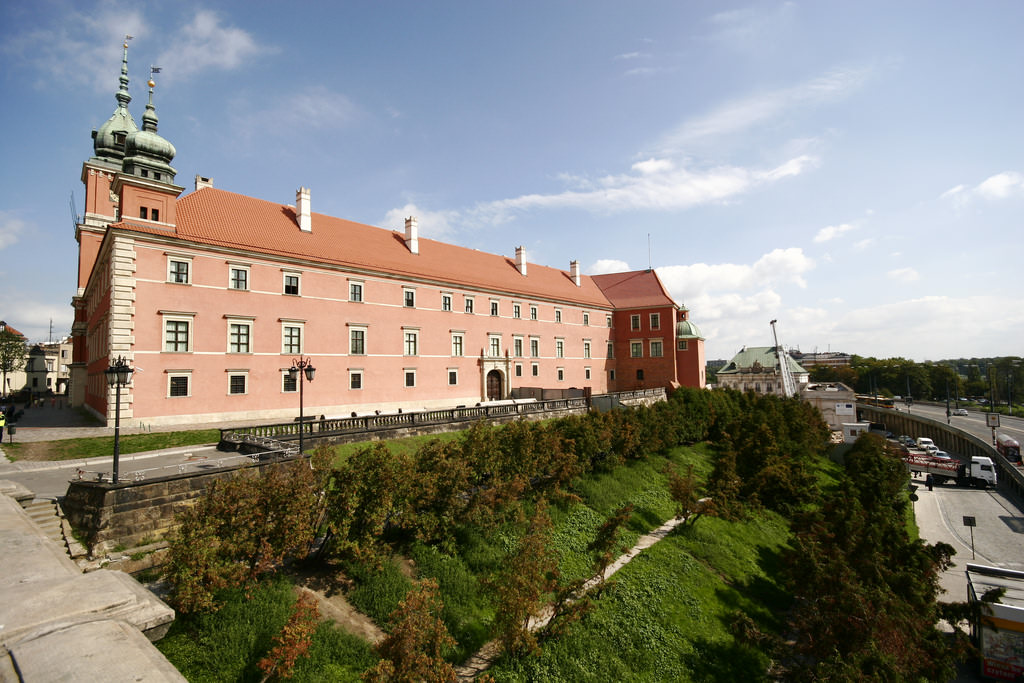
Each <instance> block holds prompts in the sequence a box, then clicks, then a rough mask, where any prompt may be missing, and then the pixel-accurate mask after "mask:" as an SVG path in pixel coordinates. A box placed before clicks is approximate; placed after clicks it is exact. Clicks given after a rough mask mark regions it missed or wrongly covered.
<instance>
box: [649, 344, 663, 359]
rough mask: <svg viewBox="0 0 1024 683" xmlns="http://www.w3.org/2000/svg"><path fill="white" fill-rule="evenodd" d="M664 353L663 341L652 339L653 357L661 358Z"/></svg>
mask: <svg viewBox="0 0 1024 683" xmlns="http://www.w3.org/2000/svg"><path fill="white" fill-rule="evenodd" d="M663 355H664V353H663V352H662V343H661V342H660V341H654V340H651V358H661V357H662V356H663Z"/></svg>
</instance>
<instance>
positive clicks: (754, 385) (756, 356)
mask: <svg viewBox="0 0 1024 683" xmlns="http://www.w3.org/2000/svg"><path fill="white" fill-rule="evenodd" d="M786 361H787V362H788V364H789V371H790V372H791V373H792V375H793V380H794V381H795V383H796V387H797V391H798V392H800V391H802V390H803V388H804V386H806V385H807V381H808V379H809V377H810V375H809V374H808V372H807V370H804V369H803V368H802V367H801V366H800V364H799V363H797V362H796V361H795V360H793V359H792V358H790V357H789V355H788V354H786ZM717 374H718V386H720V387H722V388H726V389H736V390H738V391H753V392H755V393H758V394H777V395H779V396H784V395H785V394H786V392H785V390H784V388H783V381H782V372H781V368H780V367H779V361H778V359H777V358H776V357H775V347H774V346H746V347H744V348H743V349H741V350H740V352H739V353H737V354H736V355H735V356H733V357H732V360H730V361H729V362H728V363H726V364H725V367H723V368H722V369H721V370H719V371H718V373H717Z"/></svg>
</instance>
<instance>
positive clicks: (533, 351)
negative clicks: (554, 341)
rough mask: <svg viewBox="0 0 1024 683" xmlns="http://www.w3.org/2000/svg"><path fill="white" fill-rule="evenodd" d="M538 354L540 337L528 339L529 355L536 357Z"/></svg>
mask: <svg viewBox="0 0 1024 683" xmlns="http://www.w3.org/2000/svg"><path fill="white" fill-rule="evenodd" d="M539 356H540V339H530V357H531V358H538V357H539Z"/></svg>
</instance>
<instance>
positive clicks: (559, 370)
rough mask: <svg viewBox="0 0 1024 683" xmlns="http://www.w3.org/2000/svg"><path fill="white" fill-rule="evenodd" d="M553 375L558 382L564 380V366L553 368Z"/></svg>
mask: <svg viewBox="0 0 1024 683" xmlns="http://www.w3.org/2000/svg"><path fill="white" fill-rule="evenodd" d="M555 377H556V378H557V380H558V381H559V382H564V381H565V368H555Z"/></svg>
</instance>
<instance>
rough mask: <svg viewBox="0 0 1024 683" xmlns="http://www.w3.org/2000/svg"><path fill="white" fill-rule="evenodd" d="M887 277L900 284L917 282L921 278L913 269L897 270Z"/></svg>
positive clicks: (890, 272) (887, 274)
mask: <svg viewBox="0 0 1024 683" xmlns="http://www.w3.org/2000/svg"><path fill="white" fill-rule="evenodd" d="M886 276H888V277H889V279H891V280H898V281H900V282H916V281H917V280H918V279H919V278H920V275H919V274H918V272H917V271H916V270H914V269H913V268H895V269H893V270H890V271H889V272H888V273H886Z"/></svg>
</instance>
